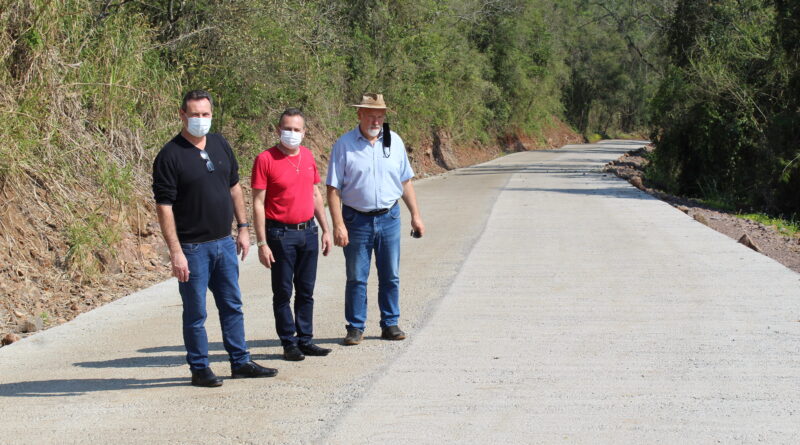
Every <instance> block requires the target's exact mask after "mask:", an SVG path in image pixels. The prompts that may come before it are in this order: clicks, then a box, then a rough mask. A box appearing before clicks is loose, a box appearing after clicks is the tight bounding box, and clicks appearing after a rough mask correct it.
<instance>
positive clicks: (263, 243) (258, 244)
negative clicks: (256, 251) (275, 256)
mask: <svg viewBox="0 0 800 445" xmlns="http://www.w3.org/2000/svg"><path fill="white" fill-rule="evenodd" d="M266 245H267V242H266V241H259V242H257V243H256V246H258V247H261V246H266Z"/></svg>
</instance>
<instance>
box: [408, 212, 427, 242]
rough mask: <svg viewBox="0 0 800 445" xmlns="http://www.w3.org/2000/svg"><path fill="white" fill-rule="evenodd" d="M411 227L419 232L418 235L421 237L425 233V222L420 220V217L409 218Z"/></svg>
mask: <svg viewBox="0 0 800 445" xmlns="http://www.w3.org/2000/svg"><path fill="white" fill-rule="evenodd" d="M411 228H412V229H414V231H416V232H417V233H419V237H420V238H422V236H423V235H425V224H424V223H423V222H422V218H420V217H416V218H411Z"/></svg>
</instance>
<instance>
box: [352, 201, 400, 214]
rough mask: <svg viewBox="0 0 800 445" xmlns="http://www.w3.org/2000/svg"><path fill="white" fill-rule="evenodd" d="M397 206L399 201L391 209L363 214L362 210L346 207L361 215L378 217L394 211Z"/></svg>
mask: <svg viewBox="0 0 800 445" xmlns="http://www.w3.org/2000/svg"><path fill="white" fill-rule="evenodd" d="M396 205H397V201H395V202H394V204H392V206H391V207H389V208H386V209H377V210H370V211H369V212H362V211H361V210H358V209H354V208H352V207H350V206H349V205H345V207H347V208H348V209H352V210H354V211H356V212H358V213H360V214H362V215H367V216H378V215H384V214H386V213H389V210H392V209H393V208H394V206H396Z"/></svg>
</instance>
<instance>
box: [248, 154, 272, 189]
mask: <svg viewBox="0 0 800 445" xmlns="http://www.w3.org/2000/svg"><path fill="white" fill-rule="evenodd" d="M266 153H267V152H266V151H264V152H262V153H261V154H260V155H258V156H256V159H255V160H254V161H253V170H252V172H251V173H250V187H251V188H253V189H258V190H266V189H267V173H268V172H269V162H268V156H266Z"/></svg>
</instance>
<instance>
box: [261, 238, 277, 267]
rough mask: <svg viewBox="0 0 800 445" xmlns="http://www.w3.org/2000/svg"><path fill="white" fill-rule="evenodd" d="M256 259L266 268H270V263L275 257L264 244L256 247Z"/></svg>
mask: <svg viewBox="0 0 800 445" xmlns="http://www.w3.org/2000/svg"><path fill="white" fill-rule="evenodd" d="M258 261H260V262H261V264H263V265H264V267H266V268H267V269H272V263H274V262H275V257H274V256H272V251H271V250H270V249H269V246H267V245H266V244H265V245H263V246H260V247H259V248H258Z"/></svg>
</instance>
